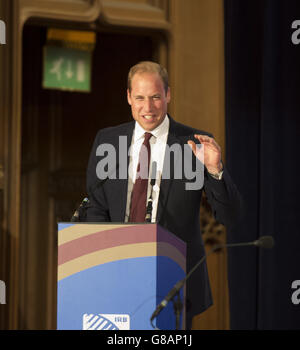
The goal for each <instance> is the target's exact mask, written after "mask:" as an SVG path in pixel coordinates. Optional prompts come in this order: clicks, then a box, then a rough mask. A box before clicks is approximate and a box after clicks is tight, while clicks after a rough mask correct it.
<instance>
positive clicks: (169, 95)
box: [167, 87, 171, 103]
mask: <svg viewBox="0 0 300 350" xmlns="http://www.w3.org/2000/svg"><path fill="white" fill-rule="evenodd" d="M170 101H171V90H170V88H169V87H168V91H167V103H169V102H170Z"/></svg>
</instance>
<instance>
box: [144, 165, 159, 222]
mask: <svg viewBox="0 0 300 350" xmlns="http://www.w3.org/2000/svg"><path fill="white" fill-rule="evenodd" d="M156 172H157V163H156V162H155V161H154V162H152V171H151V180H150V186H151V191H150V196H149V199H148V203H147V209H146V218H145V220H146V222H151V219H152V203H153V199H152V192H153V186H154V185H155V182H156Z"/></svg>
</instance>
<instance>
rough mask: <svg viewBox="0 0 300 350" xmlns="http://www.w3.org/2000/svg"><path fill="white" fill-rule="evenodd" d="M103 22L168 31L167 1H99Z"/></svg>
mask: <svg viewBox="0 0 300 350" xmlns="http://www.w3.org/2000/svg"><path fill="white" fill-rule="evenodd" d="M101 4H102V5H103V7H102V8H103V12H102V14H101V18H103V19H104V21H105V22H107V23H109V24H113V25H121V26H130V27H131V26H137V27H145V28H155V29H164V30H168V29H170V23H169V21H168V18H169V7H168V0H101Z"/></svg>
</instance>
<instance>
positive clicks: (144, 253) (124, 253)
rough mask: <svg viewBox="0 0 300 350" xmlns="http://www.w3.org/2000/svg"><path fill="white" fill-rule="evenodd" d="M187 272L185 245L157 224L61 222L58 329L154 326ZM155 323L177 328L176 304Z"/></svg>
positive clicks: (137, 328)
mask: <svg viewBox="0 0 300 350" xmlns="http://www.w3.org/2000/svg"><path fill="white" fill-rule="evenodd" d="M185 273H186V244H185V243H184V242H183V241H181V240H180V239H179V238H178V237H176V236H175V235H173V234H172V233H170V232H169V231H167V230H165V229H164V228H162V227H161V226H159V225H158V224H113V223H109V224H108V223H105V224H101V223H99V224H98V223H97V224H94V223H59V224H58V287H57V329H78V330H79V329H80V330H82V329H88V330H92V329H95V330H105V329H106V330H122V329H124V330H125V329H131V330H151V329H153V328H152V326H151V323H150V317H151V315H152V313H153V311H154V310H155V309H156V306H157V305H158V304H159V303H160V302H161V301H162V299H163V298H164V297H165V296H166V295H167V293H168V292H169V291H170V289H171V288H172V287H173V286H174V285H175V284H176V282H178V281H179V280H181V279H182V278H184V276H185ZM184 296H185V289H183V291H181V299H182V300H184ZM182 316H183V317H182V319H181V322H182V323H181V326H182V328H184V325H185V308H184V310H183V315H182ZM154 324H155V326H156V327H157V328H158V329H164V330H167V329H175V324H176V322H175V315H174V311H173V305H172V303H169V304H168V305H167V307H166V308H165V309H164V310H162V312H161V313H160V314H159V316H158V317H157V319H156V320H155V321H154Z"/></svg>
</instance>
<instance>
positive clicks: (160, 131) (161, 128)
mask: <svg viewBox="0 0 300 350" xmlns="http://www.w3.org/2000/svg"><path fill="white" fill-rule="evenodd" d="M169 125H170V120H169V117H168V115H166V116H165V119H164V120H163V122H162V123H161V124H160V125H158V127H156V128H155V129H154V130H152V131H151V134H152V135H153V136H155V137H156V138H157V137H160V136H163V135H165V134H167V133H168V131H169ZM145 132H149V131H146V130H144V129H143V128H142V127H141V126H140V124H139V123H138V122H135V128H134V140H139V139H140V138H143V137H144V134H145Z"/></svg>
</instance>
